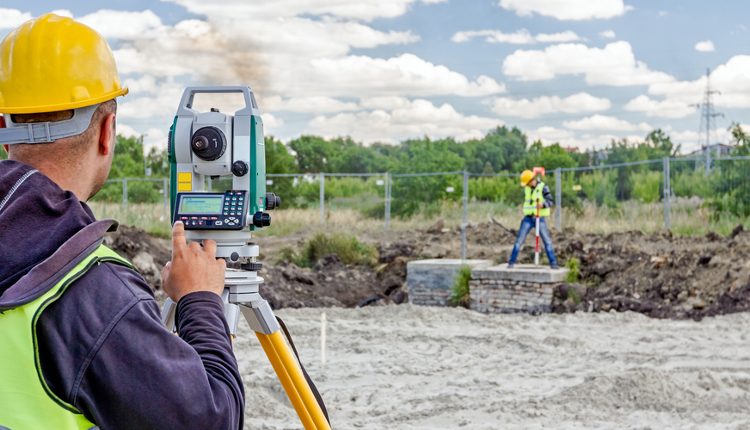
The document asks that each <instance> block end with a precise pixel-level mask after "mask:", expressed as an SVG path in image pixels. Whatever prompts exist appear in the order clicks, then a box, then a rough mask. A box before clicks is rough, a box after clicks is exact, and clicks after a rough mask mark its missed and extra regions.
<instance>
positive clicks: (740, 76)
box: [648, 55, 750, 108]
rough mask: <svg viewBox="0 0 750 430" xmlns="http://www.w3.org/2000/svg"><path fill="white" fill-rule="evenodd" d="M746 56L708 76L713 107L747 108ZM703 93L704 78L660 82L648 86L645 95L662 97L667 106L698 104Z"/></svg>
mask: <svg viewBox="0 0 750 430" xmlns="http://www.w3.org/2000/svg"><path fill="white" fill-rule="evenodd" d="M748 70H750V55H735V56H734V57H732V58H730V59H729V60H728V61H727V62H726V63H724V64H722V65H720V66H718V67H717V68H716V69H714V70H713V71H712V72H711V87H712V88H713V89H714V90H717V91H719V93H718V94H714V103H715V104H716V106H717V107H723V108H748V107H750V74H748V73H747V71H748ZM705 89H706V77H705V76H702V77H700V78H698V79H696V80H693V81H673V82H661V83H656V84H653V85H650V86H649V88H648V93H649V94H651V95H657V96H662V97H664V98H665V99H666V100H669V101H671V102H675V103H677V102H679V103H684V104H693V103H699V102H701V100H702V99H703V93H704V91H705Z"/></svg>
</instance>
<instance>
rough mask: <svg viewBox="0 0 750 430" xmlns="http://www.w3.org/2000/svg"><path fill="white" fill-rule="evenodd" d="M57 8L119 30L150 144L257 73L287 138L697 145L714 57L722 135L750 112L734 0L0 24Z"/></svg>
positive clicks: (257, 0)
mask: <svg viewBox="0 0 750 430" xmlns="http://www.w3.org/2000/svg"><path fill="white" fill-rule="evenodd" d="M53 10H57V11H59V13H61V14H67V15H72V16H74V17H76V18H78V19H81V20H82V21H83V22H85V23H87V24H89V25H91V26H92V27H94V28H96V29H97V30H98V31H100V32H101V33H102V34H103V35H105V37H107V38H108V40H109V41H110V44H111V46H112V47H113V50H114V52H115V57H116V59H117V61H118V64H119V67H120V71H121V75H122V77H123V80H124V81H125V82H126V84H127V85H129V86H130V87H131V94H130V95H128V96H127V97H126V98H125V99H124V100H123V101H122V105H121V110H120V114H119V122H120V130H121V131H122V132H124V133H128V134H145V140H146V142H147V143H149V144H155V145H163V142H164V139H165V136H166V129H167V128H168V126H169V124H170V120H171V117H172V116H173V114H174V110H175V108H176V104H177V101H178V98H179V95H180V92H181V90H182V88H183V87H184V86H186V85H195V84H235V83H246V84H249V85H251V86H252V87H253V88H254V89H255V91H256V95H257V96H258V99H259V102H260V104H261V109H262V110H263V111H264V120H265V123H266V128H267V132H268V133H269V134H274V135H275V136H277V137H279V138H281V139H283V140H288V139H291V138H294V137H296V136H299V135H300V134H305V133H308V134H320V135H325V136H339V135H350V136H352V137H353V138H355V139H357V140H361V141H363V142H366V143H371V142H376V141H382V142H390V143H396V142H399V141H401V140H403V139H406V138H410V137H419V136H423V135H428V136H431V137H435V138H438V137H445V136H454V137H457V138H459V139H468V138H472V137H478V136H481V135H482V134H483V133H485V132H486V131H487V130H488V129H489V128H492V127H494V126H496V125H501V124H505V125H509V126H518V127H519V128H521V129H522V130H523V131H524V132H526V133H527V135H528V136H529V138H530V139H542V140H543V141H544V142H545V143H548V144H549V143H554V142H560V143H561V144H563V145H564V146H574V147H579V148H581V149H587V148H592V147H602V146H606V145H607V144H608V143H609V141H610V140H611V139H612V138H625V137H627V138H629V139H642V138H643V136H645V135H646V134H647V133H648V131H650V130H651V129H653V128H662V129H665V130H666V131H667V132H668V133H669V134H670V135H671V136H672V137H673V139H674V140H675V141H676V142H678V143H680V144H682V146H683V148H684V150H685V151H690V150H692V149H695V148H697V147H698V146H699V145H700V142H701V141H700V139H701V135H699V133H698V131H699V124H700V122H699V121H700V120H699V115H698V110H697V109H696V108H695V107H693V106H691V105H692V104H695V103H699V102H700V101H701V98H702V91H703V90H704V88H705V85H706V82H705V76H704V75H705V71H706V68H710V69H711V70H712V71H713V72H712V75H711V82H712V85H713V86H715V87H716V89H718V90H720V91H721V94H720V95H717V96H716V98H715V102H716V105H717V110H718V111H721V112H723V113H724V114H725V117H724V118H720V119H719V123H718V127H717V130H716V133H715V134H714V135H713V136H712V140H715V141H725V140H726V139H727V132H726V128H727V127H728V126H729V124H730V123H732V122H738V123H741V124H748V123H750V118H749V117H748V116H749V114H750V72H748V70H750V52H748V51H749V50H750V43H748V40H750V37H749V36H750V30H749V29H748V27H747V26H746V24H745V23H744V22H743V18H745V17H747V16H748V13H749V12H750V4H748V3H747V2H745V1H739V0H736V1H728V0H724V1H714V2H706V1H698V0H681V1H677V0H651V1H642V0H597V1H596V2H591V1H588V0H565V1H560V0H463V1H459V0H442V1H441V0H381V1H378V2H364V3H363V2H359V3H355V2H350V1H348V0H317V1H305V0H286V1H284V2H281V1H276V0H254V1H252V2H246V1H242V0H225V1H221V2H205V1H202V0H169V1H158V0H135V1H122V0H115V1H108V2H106V3H105V2H90V1H88V2H84V1H68V2H59V1H58V2H52V1H37V2H33V3H30V2H27V1H26V2H22V1H17V0H6V1H4V2H3V4H2V6H0V35H4V34H5V33H7V32H8V31H10V29H11V28H12V27H14V26H16V25H18V24H19V23H20V22H22V21H23V20H25V19H28V18H29V17H31V16H37V15H39V14H41V13H45V12H49V11H53ZM207 102H209V103H214V104H215V103H220V101H217V100H209V101H207ZM222 107H224V106H222ZM226 108H228V109H229V108H232V106H231V103H228V105H227V106H226Z"/></svg>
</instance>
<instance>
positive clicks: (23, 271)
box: [0, 160, 244, 429]
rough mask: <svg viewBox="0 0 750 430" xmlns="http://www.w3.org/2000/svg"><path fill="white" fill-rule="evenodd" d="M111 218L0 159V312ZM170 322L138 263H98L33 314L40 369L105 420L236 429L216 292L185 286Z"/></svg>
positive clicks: (238, 405)
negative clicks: (171, 327)
mask: <svg viewBox="0 0 750 430" xmlns="http://www.w3.org/2000/svg"><path fill="white" fill-rule="evenodd" d="M113 228H116V223H115V222H113V221H111V220H108V221H96V220H95V218H94V215H93V214H92V213H91V210H90V209H89V207H88V206H87V205H86V204H85V203H82V202H80V201H79V200H78V199H77V198H76V196H75V195H73V194H72V193H71V192H69V191H63V190H62V189H60V187H58V186H57V185H56V184H55V183H54V182H52V181H51V180H49V179H48V178H47V177H46V176H44V175H43V174H42V173H40V172H37V171H35V170H34V169H33V168H31V167H29V166H27V165H25V164H22V163H18V162H15V161H8V160H6V161H0V261H2V264H1V265H0V312H2V311H3V310H7V309H12V308H14V307H17V306H20V305H23V304H24V303H28V302H29V301H32V300H34V299H35V298H37V297H39V296H40V295H41V294H43V293H44V292H45V291H48V290H49V289H50V288H51V287H52V286H53V285H55V284H56V283H57V281H58V280H59V279H60V278H61V277H62V276H63V275H64V274H65V273H67V272H68V271H69V270H70V269H71V268H72V267H74V266H75V265H76V264H77V263H78V262H79V261H81V260H82V259H83V258H84V257H85V256H86V255H87V254H88V253H89V252H91V251H92V250H93V249H95V248H96V247H97V246H98V245H99V244H100V243H101V241H102V238H103V236H104V234H105V233H106V232H107V231H108V230H111V229H113ZM177 324H178V330H179V333H180V335H179V337H178V336H175V335H173V334H171V333H169V332H168V331H167V330H166V329H165V328H164V326H163V325H162V323H161V321H160V316H159V308H158V306H157V303H156V301H155V300H154V295H153V292H152V291H151V289H150V288H149V286H148V285H147V284H146V283H145V281H144V279H143V278H142V277H141V276H140V275H139V274H138V273H136V272H135V271H133V270H131V269H129V268H127V267H125V266H122V265H118V264H115V263H103V264H100V265H98V266H95V267H93V268H91V269H90V270H89V271H88V272H87V273H86V274H85V275H84V276H82V277H81V278H80V279H78V280H76V281H75V282H74V283H73V284H72V285H71V286H70V287H69V288H68V290H67V291H66V292H65V293H64V294H63V295H62V297H60V299H59V300H57V301H56V302H55V303H53V304H52V305H51V306H49V307H48V308H47V309H46V310H45V311H44V312H43V313H42V315H41V316H40V318H39V321H38V323H37V335H38V344H39V360H40V366H41V369H42V373H43V376H44V379H45V380H46V382H47V384H48V385H49V386H50V388H51V390H52V391H53V392H54V393H55V394H56V395H57V396H59V397H60V398H62V399H63V400H65V401H66V402H68V403H70V404H72V405H74V406H75V407H76V408H77V409H78V410H80V411H81V412H82V413H83V414H84V415H85V416H86V418H88V419H89V420H91V421H92V422H94V423H96V424H97V425H98V426H100V427H101V428H103V429H238V428H242V423H243V406H244V392H243V388H242V381H241V379H240V374H239V371H238V368H237V361H236V360H235V357H234V354H233V353H232V344H231V340H230V338H229V334H228V328H227V324H226V321H225V320H224V314H223V306H222V302H221V299H220V298H219V297H218V296H216V295H215V294H213V293H208V292H196V293H191V294H188V295H186V296H185V297H184V298H183V299H182V300H180V302H179V304H178V307H177ZM0 365H2V363H1V362H0ZM0 383H2V382H0Z"/></svg>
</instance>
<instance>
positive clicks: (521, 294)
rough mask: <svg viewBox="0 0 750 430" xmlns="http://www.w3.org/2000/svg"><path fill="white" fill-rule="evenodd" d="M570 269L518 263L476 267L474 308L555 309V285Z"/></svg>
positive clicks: (471, 284) (497, 310)
mask: <svg viewBox="0 0 750 430" xmlns="http://www.w3.org/2000/svg"><path fill="white" fill-rule="evenodd" d="M566 274H567V269H561V270H551V269H549V268H546V267H539V266H532V265H517V266H516V267H514V268H512V269H509V268H508V267H507V265H501V266H492V267H487V268H480V269H477V270H473V271H472V273H471V281H470V282H469V288H470V297H471V309H473V310H476V311H479V312H484V313H514V312H528V313H543V312H550V311H551V310H552V295H553V292H554V288H555V285H557V284H559V283H560V282H562V281H563V280H564V279H565V275H566Z"/></svg>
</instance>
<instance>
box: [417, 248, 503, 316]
mask: <svg viewBox="0 0 750 430" xmlns="http://www.w3.org/2000/svg"><path fill="white" fill-rule="evenodd" d="M491 265H492V261H491V260H461V259H451V258H435V259H430V260H414V261H410V262H408V263H407V264H406V287H407V289H408V291H409V303H411V304H415V305H424V306H448V305H449V304H450V297H451V290H452V288H453V284H454V282H455V280H456V274H457V273H458V270H459V269H460V268H461V267H462V266H469V267H470V268H471V269H472V273H473V271H474V270H477V269H480V268H484V267H489V266H491Z"/></svg>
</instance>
